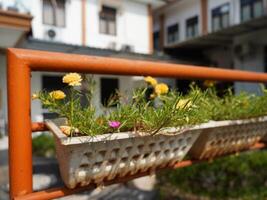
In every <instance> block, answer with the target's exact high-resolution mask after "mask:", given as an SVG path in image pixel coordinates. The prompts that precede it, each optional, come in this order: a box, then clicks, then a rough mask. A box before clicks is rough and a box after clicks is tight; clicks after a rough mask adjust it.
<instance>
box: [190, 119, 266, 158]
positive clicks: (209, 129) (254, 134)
mask: <svg viewBox="0 0 267 200" xmlns="http://www.w3.org/2000/svg"><path fill="white" fill-rule="evenodd" d="M202 128H203V131H202V132H201V134H200V136H199V138H198V139H197V140H196V142H195V144H194V145H193V147H192V149H191V150H190V152H189V155H190V156H191V157H193V158H197V159H211V158H213V157H216V156H220V155H225V154H229V153H234V152H238V151H241V150H244V149H247V148H249V147H250V146H252V145H253V144H256V143H257V142H259V141H260V140H262V139H263V138H266V136H267V117H260V118H253V119H247V120H229V121H228V120H227V121H217V122H215V121H211V122H209V123H206V124H203V125H202ZM266 141H267V140H266Z"/></svg>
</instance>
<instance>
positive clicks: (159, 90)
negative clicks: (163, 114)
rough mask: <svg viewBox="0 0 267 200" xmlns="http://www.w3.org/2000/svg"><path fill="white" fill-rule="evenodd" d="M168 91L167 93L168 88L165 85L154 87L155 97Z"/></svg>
mask: <svg viewBox="0 0 267 200" xmlns="http://www.w3.org/2000/svg"><path fill="white" fill-rule="evenodd" d="M168 91H169V87H168V85H166V84H165V83H159V84H157V85H156V86H155V93H156V95H161V94H167V93H168Z"/></svg>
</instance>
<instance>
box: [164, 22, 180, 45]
mask: <svg viewBox="0 0 267 200" xmlns="http://www.w3.org/2000/svg"><path fill="white" fill-rule="evenodd" d="M179 31H180V30H179V24H178V23H175V24H172V25H169V26H168V27H167V43H168V44H173V43H175V42H178V41H179Z"/></svg>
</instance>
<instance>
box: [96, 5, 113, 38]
mask: <svg viewBox="0 0 267 200" xmlns="http://www.w3.org/2000/svg"><path fill="white" fill-rule="evenodd" d="M116 13H117V11H116V9H115V8H111V7H108V6H103V7H102V10H101V12H100V15H99V21H100V22H99V24H100V25H99V31H100V33H103V34H107V35H116V29H117V28H116V15H117V14H116Z"/></svg>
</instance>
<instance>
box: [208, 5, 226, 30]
mask: <svg viewBox="0 0 267 200" xmlns="http://www.w3.org/2000/svg"><path fill="white" fill-rule="evenodd" d="M229 24H230V4H229V3H227V4H224V5H222V6H220V7H218V8H215V9H213V10H212V30H213V31H218V30H220V29H223V28H226V27H228V26H229Z"/></svg>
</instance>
